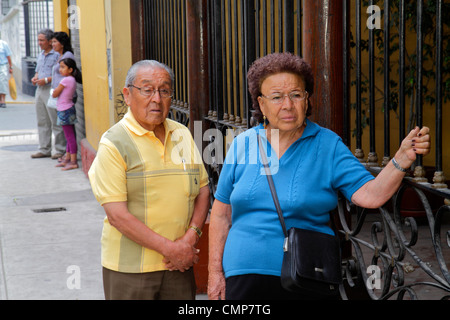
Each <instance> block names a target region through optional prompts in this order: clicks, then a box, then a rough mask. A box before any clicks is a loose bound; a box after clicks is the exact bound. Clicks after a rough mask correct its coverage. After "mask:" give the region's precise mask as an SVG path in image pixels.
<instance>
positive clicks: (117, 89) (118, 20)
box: [105, 0, 132, 123]
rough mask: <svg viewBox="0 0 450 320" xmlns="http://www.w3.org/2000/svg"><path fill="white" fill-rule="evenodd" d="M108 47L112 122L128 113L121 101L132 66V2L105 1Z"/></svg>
mask: <svg viewBox="0 0 450 320" xmlns="http://www.w3.org/2000/svg"><path fill="white" fill-rule="evenodd" d="M105 17H106V46H107V49H108V50H110V52H111V55H110V64H111V68H110V70H111V88H110V90H111V92H110V96H109V99H110V100H109V104H110V114H109V119H110V122H112V123H115V122H117V121H118V120H120V118H121V116H123V113H124V112H126V107H125V108H124V107H123V106H122V104H121V103H120V102H119V100H122V98H121V96H120V94H121V93H122V91H123V87H124V85H125V78H126V75H127V72H128V69H129V68H130V67H131V64H132V56H131V50H132V49H131V21H130V2H129V1H128V0H105ZM122 101H123V100H122Z"/></svg>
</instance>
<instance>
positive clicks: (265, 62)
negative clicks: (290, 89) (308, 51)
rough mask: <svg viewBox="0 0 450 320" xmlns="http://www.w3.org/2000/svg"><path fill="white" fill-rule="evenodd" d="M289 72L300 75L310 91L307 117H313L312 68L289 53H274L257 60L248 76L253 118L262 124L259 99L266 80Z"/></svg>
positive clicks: (306, 88)
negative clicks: (311, 98)
mask: <svg viewBox="0 0 450 320" xmlns="http://www.w3.org/2000/svg"><path fill="white" fill-rule="evenodd" d="M282 72H289V73H293V74H296V75H299V76H300V77H301V78H302V79H303V81H304V82H305V90H306V91H308V110H307V112H306V116H307V117H308V116H310V115H311V101H310V100H309V98H310V97H311V96H312V94H313V92H314V76H313V73H312V69H311V66H310V65H309V63H307V62H306V61H305V60H303V59H302V58H301V57H299V56H297V55H294V54H292V53H289V52H283V53H272V54H269V55H266V56H264V57H261V58H259V59H257V60H256V61H255V62H253V64H252V65H251V67H250V69H249V70H248V74H247V81H248V91H249V92H250V95H251V98H252V104H253V109H254V110H255V112H254V114H253V117H254V118H255V119H256V120H257V121H258V122H259V123H262V121H263V115H262V113H261V109H260V108H259V103H258V97H259V96H260V95H261V94H262V93H261V86H262V83H263V82H264V80H265V79H266V78H267V77H269V76H271V75H274V74H277V73H282Z"/></svg>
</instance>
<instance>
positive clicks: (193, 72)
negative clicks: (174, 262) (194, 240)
mask: <svg viewBox="0 0 450 320" xmlns="http://www.w3.org/2000/svg"><path fill="white" fill-rule="evenodd" d="M186 17H187V19H186V23H187V56H188V83H189V89H188V93H189V98H188V101H189V129H190V130H191V132H192V134H193V135H194V131H197V132H198V131H199V130H198V129H197V130H194V124H195V121H201V123H202V130H201V133H202V134H203V132H205V131H204V130H205V129H206V128H204V126H203V123H204V121H203V119H204V117H205V116H207V115H208V110H209V65H208V61H209V60H208V3H207V0H186ZM195 138H196V137H195V136H194V139H195ZM195 140H196V143H197V141H198V142H202V140H203V139H202V138H200V139H198V138H196V139H195ZM198 148H199V150H203V146H201V145H198ZM208 231H209V223H208V221H207V222H206V223H205V225H204V227H203V236H202V238H201V239H200V240H199V242H198V244H197V248H198V249H200V254H199V258H200V259H199V262H198V263H197V264H195V265H194V274H195V282H196V284H197V293H206V292H207V285H208V259H209V255H208Z"/></svg>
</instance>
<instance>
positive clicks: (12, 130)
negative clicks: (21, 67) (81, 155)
mask: <svg viewBox="0 0 450 320" xmlns="http://www.w3.org/2000/svg"><path fill="white" fill-rule="evenodd" d="M6 101H7V107H6V108H5V109H3V108H2V109H0V163H1V167H0V177H1V181H2V182H1V183H0V300H76V299H79V300H96V299H104V296H103V286H102V275H101V265H100V237H101V232H102V226H103V219H104V211H103V209H102V208H101V207H100V206H99V204H98V203H97V201H96V200H95V198H94V196H93V195H92V192H91V189H90V184H89V181H88V179H87V178H86V176H85V175H84V173H83V171H82V170H81V169H77V170H72V171H66V172H64V171H61V170H60V168H55V165H56V161H55V160H51V159H50V158H44V159H31V157H30V155H31V154H32V153H34V152H36V150H37V146H38V140H37V139H38V138H37V130H36V118H35V109H34V103H33V101H34V98H33V97H30V96H27V95H21V94H19V96H18V98H17V100H16V101H12V100H11V98H10V97H8V96H7V99H6ZM11 101H12V102H11Z"/></svg>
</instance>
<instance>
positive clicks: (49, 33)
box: [38, 29, 55, 41]
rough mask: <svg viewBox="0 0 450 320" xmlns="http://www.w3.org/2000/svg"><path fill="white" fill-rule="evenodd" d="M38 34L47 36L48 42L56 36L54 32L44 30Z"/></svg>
mask: <svg viewBox="0 0 450 320" xmlns="http://www.w3.org/2000/svg"><path fill="white" fill-rule="evenodd" d="M38 34H43V35H44V36H45V39H47V40H48V41H50V40H52V39H53V35H54V34H55V33H54V32H53V31H52V30H50V29H42V30H41V31H39V33H38Z"/></svg>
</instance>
